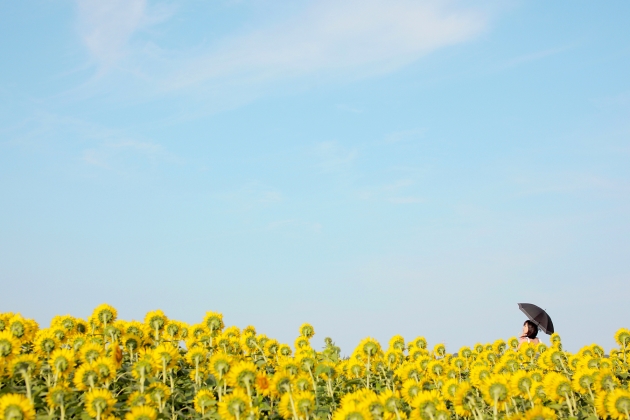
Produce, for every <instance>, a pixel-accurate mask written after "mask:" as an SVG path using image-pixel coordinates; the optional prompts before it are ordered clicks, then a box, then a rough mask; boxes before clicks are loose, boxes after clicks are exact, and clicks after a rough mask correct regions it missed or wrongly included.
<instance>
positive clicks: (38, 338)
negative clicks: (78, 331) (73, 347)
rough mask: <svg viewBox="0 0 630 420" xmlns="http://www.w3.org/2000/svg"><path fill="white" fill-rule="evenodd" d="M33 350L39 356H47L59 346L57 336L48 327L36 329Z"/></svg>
mask: <svg viewBox="0 0 630 420" xmlns="http://www.w3.org/2000/svg"><path fill="white" fill-rule="evenodd" d="M34 344H35V352H36V353H37V354H39V355H41V356H49V355H50V353H51V352H52V351H53V350H55V349H56V348H57V347H59V343H58V342H57V337H55V334H54V333H53V331H52V330H50V329H44V330H39V331H37V334H35V343H34Z"/></svg>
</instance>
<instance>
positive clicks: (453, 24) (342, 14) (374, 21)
mask: <svg viewBox="0 0 630 420" xmlns="http://www.w3.org/2000/svg"><path fill="white" fill-rule="evenodd" d="M485 26H486V17H485V16H484V15H483V14H482V13H480V12H477V11H473V10H457V9H455V8H453V7H450V4H449V2H431V1H417V0H344V1H339V0H326V1H320V2H314V4H313V6H312V7H310V8H308V9H307V10H306V11H304V12H303V13H302V14H300V15H299V16H294V17H293V18H291V19H289V20H288V21H285V22H284V23H281V24H279V25H276V26H275V27H269V28H264V29H259V30H256V31H252V32H250V33H246V34H242V35H240V36H235V37H232V38H230V39H225V40H223V41H221V42H219V43H218V44H217V45H218V46H217V47H216V48H215V49H214V50H213V51H210V52H207V53H206V54H205V55H203V56H201V57H198V58H195V59H192V60H191V61H190V62H189V63H188V64H187V65H186V66H185V67H183V68H182V69H180V70H179V71H178V72H177V73H176V75H175V76H174V77H173V78H172V79H171V80H169V81H168V82H167V88H168V89H179V88H186V87H192V86H198V85H199V84H203V83H206V82H208V83H210V84H214V83H219V82H221V81H225V80H229V81H231V82H237V83H239V84H242V83H260V82H261V81H270V80H277V79H286V78H292V77H297V76H304V75H308V74H311V73H314V72H322V71H323V72H327V71H334V72H336V73H342V74H346V73H347V74H352V75H355V76H356V75H357V74H373V73H380V72H386V71H391V70H394V69H397V68H399V67H400V66H402V65H404V64H407V63H409V62H411V61H414V60H416V59H418V58H419V57H421V56H423V55H425V54H427V53H429V52H431V51H433V50H435V49H437V48H440V47H444V46H448V45H452V44H457V43H460V42H464V41H467V40H469V39H471V38H472V37H474V36H475V35H477V34H478V33H479V32H480V31H482V30H483V29H484V27H485Z"/></svg>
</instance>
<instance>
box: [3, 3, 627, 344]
mask: <svg viewBox="0 0 630 420" xmlns="http://www.w3.org/2000/svg"><path fill="white" fill-rule="evenodd" d="M629 18H630V3H629V2H626V1H610V2H588V1H574V2H570V4H569V3H567V2H560V1H558V2H546V1H515V0H508V1H478V2H477V1H475V2H472V1H421V0H319V1H306V0H304V1H285V0H276V1H268V0H267V1H265V0H212V1H204V2H202V1H175V0H172V1H171V0H166V1H152V0H151V1H149V0H109V1H107V2H103V1H96V0H76V1H71V0H39V1H35V0H23V1H18V2H8V1H5V2H0V57H1V65H0V282H1V284H2V289H1V290H2V292H1V293H0V311H5V312H6V311H12V312H20V313H22V314H23V315H24V316H26V317H32V318H35V319H36V320H37V321H38V322H39V323H40V324H41V325H42V326H45V325H48V323H49V321H50V319H51V318H52V317H53V316H54V315H58V314H66V313H70V314H72V315H75V316H81V317H87V316H89V314H90V313H91V311H92V309H93V308H94V307H96V306H97V305H99V304H101V303H105V302H107V303H109V304H111V305H113V306H115V307H116V308H117V309H118V312H119V316H120V317H121V318H123V319H127V320H131V319H140V320H142V319H143V317H144V314H145V313H146V312H148V311H150V310H154V309H158V308H159V309H162V310H164V311H165V313H166V314H167V315H168V316H169V317H171V318H174V319H178V320H181V321H186V322H189V323H196V322H200V321H201V320H202V318H203V316H204V314H205V312H206V311H209V310H212V311H218V312H221V313H223V316H224V321H225V323H226V325H237V326H239V327H245V326H247V325H249V324H253V325H255V326H256V328H257V330H258V332H262V333H265V334H267V335H269V336H271V337H275V338H278V339H279V340H281V341H282V342H287V343H292V342H293V340H294V338H295V337H296V336H297V335H298V327H299V326H300V325H301V324H302V323H304V322H309V323H311V324H312V325H313V326H314V327H315V331H316V335H315V338H314V346H316V347H321V346H322V345H323V340H324V337H332V338H333V340H334V341H335V342H336V343H337V344H338V345H340V346H341V348H342V351H343V352H344V353H345V354H348V353H350V352H351V351H352V349H353V348H354V346H355V345H356V344H358V342H359V341H360V339H362V338H364V337H367V336H372V337H375V338H376V339H378V340H379V341H381V343H382V344H383V345H385V346H386V343H387V341H388V340H389V338H390V337H391V336H393V335H395V334H402V335H403V336H404V337H405V338H406V339H407V340H411V339H413V338H415V337H417V336H421V335H422V336H425V337H426V338H427V340H428V341H429V344H430V345H434V344H437V343H445V344H446V346H447V349H448V350H452V351H453V352H455V351H456V350H457V349H458V348H459V347H460V346H463V345H473V344H475V343H476V342H489V341H494V340H496V339H498V338H504V339H507V338H509V337H511V336H515V335H517V334H518V333H519V331H520V329H521V325H522V323H523V321H524V320H525V316H524V315H523V314H522V313H521V312H520V311H519V310H518V307H517V303H519V302H528V303H534V304H537V305H539V306H541V307H543V308H545V309H547V311H548V312H549V314H550V315H551V317H552V319H553V321H554V324H555V327H556V331H557V332H558V333H560V335H561V337H562V339H563V343H564V345H565V347H566V348H568V349H570V350H573V351H575V350H577V349H579V348H580V347H581V346H583V345H586V344H591V343H593V342H597V343H599V344H601V345H603V346H604V347H606V348H607V349H609V348H611V347H612V346H613V345H614V340H613V334H614V332H615V331H616V330H617V329H619V328H621V327H630V309H629V308H630V306H628V296H629V295H630V281H629V280H630V257H629V255H630V217H629V215H630V77H628V75H629V74H630V43H629V42H628V41H629V40H630V26H629V25H628V24H627V22H628V19H629ZM542 338H543V341H546V342H548V337H547V336H544V335H543V337H542Z"/></svg>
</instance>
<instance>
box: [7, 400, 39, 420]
mask: <svg viewBox="0 0 630 420" xmlns="http://www.w3.org/2000/svg"><path fill="white" fill-rule="evenodd" d="M34 418H35V409H34V408H33V403H32V402H31V401H30V400H29V399H28V398H26V397H25V396H24V395H20V394H5V395H3V396H2V397H0V419H2V420H5V419H6V420H13V419H15V420H33V419H34Z"/></svg>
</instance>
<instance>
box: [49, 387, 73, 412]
mask: <svg viewBox="0 0 630 420" xmlns="http://www.w3.org/2000/svg"><path fill="white" fill-rule="evenodd" d="M69 396H70V390H69V389H68V388H66V387H65V386H62V385H57V386H55V387H52V388H50V389H49V390H48V394H47V395H46V404H48V407H50V408H56V407H61V406H62V405H64V404H65V402H66V400H67V399H68V397H69Z"/></svg>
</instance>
